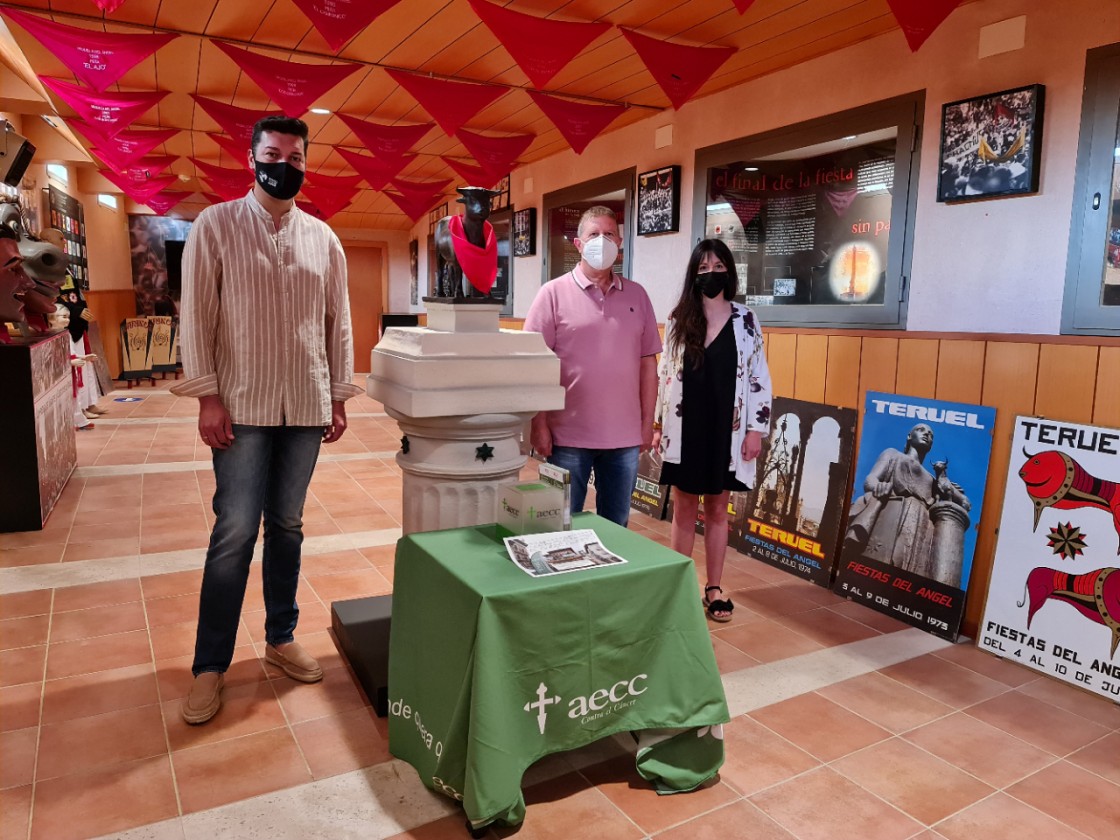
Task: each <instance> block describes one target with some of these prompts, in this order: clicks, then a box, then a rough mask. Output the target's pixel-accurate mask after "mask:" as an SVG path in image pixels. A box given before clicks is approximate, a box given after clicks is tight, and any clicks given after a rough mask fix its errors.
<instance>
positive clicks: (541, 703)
mask: <svg viewBox="0 0 1120 840" xmlns="http://www.w3.org/2000/svg"><path fill="white" fill-rule="evenodd" d="M573 528H591V529H593V530H594V531H595V532H596V533H597V535H598V536H599V539H600V540H601V541H602V542H603V544H604V545H605V546H606V547H607V548H608V549H609V550H610V551H612V552H614V553H615V554H618V555H619V556H621V557H624V558H626V560H627V561H628V562H626V563H625V564H620V565H617V566H611V567H603V568H597V569H589V570H586V571H579V572H570V573H566V574H559V575H553V576H549V577H543V578H533V577H530V576H529V575H527V574H525V572H523V571H521V570H520V569H518V568H516V567H515V566H514V565H513V563H512V561H511V560H510V559H509V557H508V555H507V554H506V550H505V547H504V546H503V544H502V542H501V540H500V539H498V537H497V534H496V531H495V527H494V526H492V525H484V526H478V527H473V528H457V529H453V530H448V531H434V532H429V533H421V534H412V535H410V536H407V537H404V538H402V539H401V540H400V542H399V543H398V544H397V557H396V570H395V573H394V574H395V577H394V582H393V622H392V637H391V642H390V655H389V700H390V712H389V748H390V750H391V752H392V753H393V755H395V756H397V757H398V758H401V759H404V760H405V761H407V762H409V763H410V764H411V765H412V766H413V767H415V768H416V770H417V772H418V773H419V774H420V778H421V779H422V780H423V782H424V783H425V784H426V785H427V786H428V787H430V788H432V789H433V790H437V791H441V792H442V793H445V794H447V795H449V796H452V797H454V798H456V799H459V800H461V801H462V802H463V807H464V809H465V810H466V814H467V818H468V819H469V820H470V821H471V823H472V824H474V825H475V826H481V825H485V824H487V823H489V822H493V821H496V820H497V821H502V822H505V823H510V824H516V823H519V822H521V820H522V819H523V818H524V816H525V800H524V798H523V797H522V795H521V777H522V775H523V774H524V772H525V770H526V769H527V768H528V767H529V766H530V765H531V764H532V763H533V762H535V761H536V760H538V759H539V758H541V757H543V756H545V755H548V754H549V753H554V752H557V751H560V750H568V749H572V748H575V747H579V746H582V745H584V744H587V743H589V742H591V741H594V740H596V739H598V738H602V737H605V736H607V735H611V734H614V733H617V732H631V731H634V732H637V731H639V730H645V731H644V732H641V733H640V740H639V749H638V770H639V772H640V773H641V774H642V775H643V776H644V777H645V778H647V779H649V780H650V781H651V782H652V783H653V784H654V785H655V786H656V787H657V789H658V791H659V792H666V793H668V792H678V791H687V790H693V789H694V788H696V787H697V786H699V785H700V784H702V783H703V782H705V781H707V780H708V779H710V778H711V777H712V776H714V775H715V773H716V772H717V771H718V770H719V768H720V766H721V765H722V764H723V741H722V729H721V727H719V726H715V728H712V727H713V726H714V725H717V724H722V723H724V722H726V721H727V720H728V713H727V704H726V701H725V699H724V694H723V684H722V682H721V680H720V676H719V671H718V669H717V668H716V663H715V656H714V654H713V652H712V643H711V640H710V638H709V635H708V628H707V625H706V622H705V619H704V615H703V611H702V609H701V606H700V598H699V595H698V589H697V585H696V576H695V573H694V571H693V566H692V563H691V562H690V561H689V560H688V559H687V558H685V557H683V556H681V555H680V554H677V553H676V552H674V551H670V550H669V549H667V548H665V547H664V546H661V545H659V544H657V543H654V542H652V541H650V540H648V539H646V538H644V537H641V536H639V535H637V534H635V533H633V532H631V531H627V530H626V529H624V528H620V527H619V526H617V525H615V524H613V523H611V522H608V521H607V520H604V519H600V518H598V517H596V516H592V515H590V514H585V515H582V516H579V517H577V518H576V520H575V522H574V523H573ZM681 730H683V731H681Z"/></svg>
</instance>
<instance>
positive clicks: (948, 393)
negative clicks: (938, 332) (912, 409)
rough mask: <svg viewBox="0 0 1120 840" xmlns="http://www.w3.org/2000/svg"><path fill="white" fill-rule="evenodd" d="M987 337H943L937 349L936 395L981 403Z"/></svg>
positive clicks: (951, 399) (965, 401)
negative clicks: (946, 339) (979, 339)
mask: <svg viewBox="0 0 1120 840" xmlns="http://www.w3.org/2000/svg"><path fill="white" fill-rule="evenodd" d="M986 344H987V342H984V341H942V342H941V344H940V347H939V348H938V351H937V391H936V392H935V393H936V395H937V399H939V400H950V401H952V402H963V403H973V404H975V403H978V402H980V394H981V391H982V389H983V387H984V348H985V345H986Z"/></svg>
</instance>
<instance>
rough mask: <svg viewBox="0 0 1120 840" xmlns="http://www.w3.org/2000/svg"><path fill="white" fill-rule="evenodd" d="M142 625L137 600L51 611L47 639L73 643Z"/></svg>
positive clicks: (143, 624) (144, 623)
mask: <svg viewBox="0 0 1120 840" xmlns="http://www.w3.org/2000/svg"><path fill="white" fill-rule="evenodd" d="M146 627H147V622H146V619H145V616H144V605H143V604H142V603H141V602H140V601H130V602H129V603H127V604H114V605H112V606H109V607H91V608H89V609H88V610H74V611H72V612H58V610H55V613H54V616H53V617H52V620H51V642H52V643H58V642H73V641H76V640H78V639H88V638H91V637H94V636H109V635H112V634H114V633H127V632H128V631H130V630H144V629H145V628H146Z"/></svg>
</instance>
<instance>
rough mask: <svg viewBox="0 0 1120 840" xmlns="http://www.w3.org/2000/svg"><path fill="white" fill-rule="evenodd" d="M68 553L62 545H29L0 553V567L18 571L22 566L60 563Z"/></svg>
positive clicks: (7, 549)
mask: <svg viewBox="0 0 1120 840" xmlns="http://www.w3.org/2000/svg"><path fill="white" fill-rule="evenodd" d="M65 552H66V546H65V545H63V544H61V543H49V544H47V545H29V546H26V547H24V548H6V549H4V550H3V551H0V567H2V568H5V569H16V568H19V567H20V566H40V565H43V564H44V563H58V562H59V561H60V560H62V557H63V555H64V554H65Z"/></svg>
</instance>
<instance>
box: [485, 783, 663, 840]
mask: <svg viewBox="0 0 1120 840" xmlns="http://www.w3.org/2000/svg"><path fill="white" fill-rule="evenodd" d="M525 804H526V813H525V821H524V822H523V823H522V824H521V826H520V827H518V828H509V827H500V828H494V829H492V833H493V834H494V835H495V836H497V837H516V838H518V840H561V838H565V837H573V836H580V835H581V834H585V833H586V831H587V829H588V827H590V826H594V833H595V836H596V837H597V838H598V837H602V838H604V840H629V838H638V837H641V836H642V832H641V831H640V830H639V829H638V828H637V827H635V826H634V824H633V823H632V822H630V821H629V820H628V819H626V817H625V816H624V815H623V814H622V812H620V811H619V810H618V809H617V808H616V807H615V806H614V805H612V804H611V802H610V801H609V800H608V799H607V798H606V797H605V796H604V795H603V794H602V792H601V791H599V790H596V789H595V788H594V787H591V786H590V785H588V783H587V781H586V780H585V779H584V778H583V777H582V776H580V775H579V774H578V773H565V774H564V775H561V776H557V777H556V778H554V779H549V780H548V781H546V782H541V783H539V784H535V785H531V786H530V787H528V788H526V790H525Z"/></svg>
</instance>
